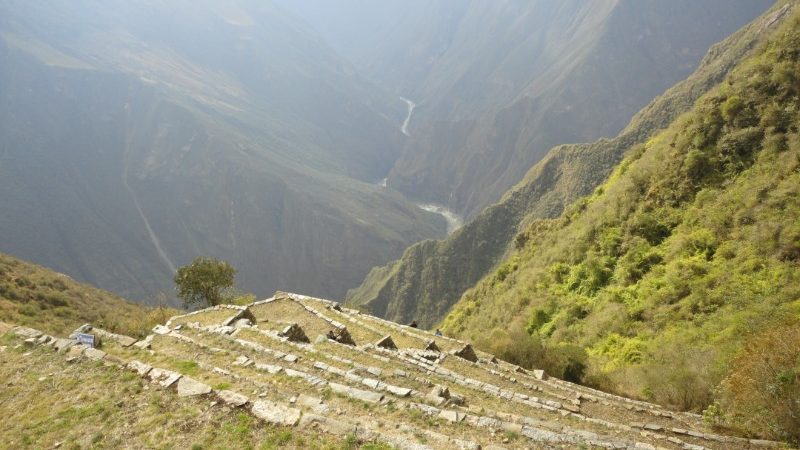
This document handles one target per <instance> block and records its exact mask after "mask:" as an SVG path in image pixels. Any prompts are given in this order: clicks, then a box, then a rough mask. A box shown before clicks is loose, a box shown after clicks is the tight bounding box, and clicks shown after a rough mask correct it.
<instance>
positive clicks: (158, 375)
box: [147, 367, 181, 388]
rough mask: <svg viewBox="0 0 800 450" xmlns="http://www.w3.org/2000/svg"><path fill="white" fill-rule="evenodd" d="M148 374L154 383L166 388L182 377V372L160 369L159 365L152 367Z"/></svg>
mask: <svg viewBox="0 0 800 450" xmlns="http://www.w3.org/2000/svg"><path fill="white" fill-rule="evenodd" d="M147 376H148V377H149V378H150V380H152V381H153V383H158V384H159V385H160V386H161V387H165V388H168V387H170V386H172V385H173V384H175V382H177V381H178V380H180V379H181V374H179V373H176V372H173V371H171V370H166V369H159V368H158V367H154V368H153V369H151V370H150V372H149V373H148V374H147Z"/></svg>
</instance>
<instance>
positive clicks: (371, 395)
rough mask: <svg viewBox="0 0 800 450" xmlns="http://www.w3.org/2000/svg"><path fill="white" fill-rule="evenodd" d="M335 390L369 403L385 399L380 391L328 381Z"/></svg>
mask: <svg viewBox="0 0 800 450" xmlns="http://www.w3.org/2000/svg"><path fill="white" fill-rule="evenodd" d="M328 386H330V387H331V390H332V391H333V392H336V393H337V394H344V395H346V396H348V397H351V398H354V399H356V400H361V401H364V402H367V403H378V402H380V401H381V400H383V394H381V393H378V392H370V391H362V390H361V389H355V388H351V387H350V386H345V385H342V384H338V383H328Z"/></svg>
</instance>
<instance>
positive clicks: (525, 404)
mask: <svg viewBox="0 0 800 450" xmlns="http://www.w3.org/2000/svg"><path fill="white" fill-rule="evenodd" d="M76 331H80V332H86V333H92V334H94V335H96V336H98V337H100V338H101V339H102V340H103V342H102V345H101V346H100V347H99V348H89V347H86V346H84V345H81V344H76V343H75V341H74V340H71V339H67V338H55V337H52V336H48V335H45V334H42V333H41V332H40V331H37V330H35V329H33V328H27V327H13V328H12V327H5V328H2V327H0V333H5V334H4V336H3V337H2V347H0V352H2V353H4V355H3V358H0V374H6V378H5V379H8V380H10V381H9V384H8V386H9V387H8V389H4V390H2V391H0V413H2V414H3V415H4V417H5V418H8V419H10V420H9V423H12V424H13V423H17V422H20V423H31V421H30V420H27V421H26V420H20V419H27V417H26V416H25V415H26V414H32V413H31V412H29V411H27V410H26V409H25V408H14V406H13V405H15V404H18V403H15V401H16V402H19V401H20V399H21V398H22V399H24V398H28V397H31V398H36V397H35V396H34V395H32V394H31V390H32V389H35V388H33V387H31V386H35V385H42V383H50V382H51V381H50V380H61V381H59V382H58V383H57V382H56V381H52V383H53V384H54V385H57V386H58V389H62V390H65V391H66V393H71V392H73V390H75V389H78V388H79V387H80V386H81V385H86V384H91V383H103V384H104V385H112V384H113V383H115V382H116V383H119V384H120V386H122V387H123V388H124V390H121V391H119V398H118V399H117V400H116V401H114V400H112V399H108V398H100V399H98V400H97V402H100V403H101V404H102V405H104V406H103V408H101V409H102V411H100V412H98V411H96V408H95V409H92V408H93V406H91V405H93V403H90V404H89V406H85V405H84V406H85V407H82V408H83V409H81V411H83V412H82V413H80V412H78V413H76V412H74V411H73V410H72V409H69V408H67V409H66V411H67V412H66V413H65V412H64V411H65V409H64V403H65V402H69V401H70V397H69V395H66V396H61V398H60V399H59V401H58V402H57V404H56V405H55V406H54V408H53V409H52V411H49V410H47V409H44V410H42V408H38V409H36V412H38V414H39V416H37V419H38V420H37V421H36V422H35V424H34V425H35V426H34V429H33V431H31V430H30V429H28V428H26V429H24V430H21V429H20V427H19V426H16V425H15V426H9V427H5V426H4V427H3V430H2V431H0V443H2V444H0V448H5V447H7V448H20V447H25V446H31V447H39V448H41V447H43V446H51V445H53V443H52V442H50V441H48V439H52V438H53V435H54V434H55V431H54V428H53V427H57V426H59V424H61V425H62V426H64V428H63V429H62V431H64V430H66V433H65V435H66V436H67V437H66V438H65V439H67V441H61V444H63V443H64V442H68V443H70V444H71V445H75V444H76V445H78V446H81V445H83V444H84V443H87V442H91V443H92V444H94V443H98V442H104V439H110V440H114V439H116V440H115V441H114V442H110V441H109V442H107V444H108V445H113V446H115V447H124V446H128V447H142V446H150V445H154V444H153V443H154V442H156V443H157V442H160V441H159V440H158V436H157V435H156V434H155V433H154V431H153V430H154V429H164V430H166V431H165V432H164V433H163V436H162V437H165V438H168V439H169V441H168V442H170V443H171V444H172V445H179V446H188V445H189V444H191V442H192V441H191V438H195V439H196V440H197V441H199V442H201V443H198V444H197V445H195V448H202V447H203V445H206V446H210V447H219V446H224V445H230V443H231V442H240V443H243V445H244V444H245V443H259V442H260V440H263V442H261V444H263V447H264V448H272V447H270V446H274V445H287V446H295V447H299V448H306V447H308V446H310V445H312V444H314V445H316V446H318V447H319V446H322V447H324V446H334V447H335V446H337V445H341V446H343V447H344V448H355V447H357V446H363V448H373V449H374V448H389V447H396V448H401V449H427V448H432V449H451V448H463V449H479V448H484V449H500V448H508V449H511V448H589V447H591V448H642V449H655V448H665V449H701V448H725V449H755V448H763V447H772V446H778V445H779V444H776V443H772V442H766V441H758V440H748V439H745V438H737V437H729V436H725V433H724V430H715V429H711V428H709V427H708V426H707V425H706V424H705V423H704V422H703V420H702V418H701V417H700V416H698V415H694V414H688V413H679V412H673V411H668V410H666V409H664V408H662V407H659V406H657V405H654V404H650V403H645V402H640V401H634V400H630V399H626V398H622V397H617V396H613V395H609V394H606V393H603V392H599V391H596V390H593V389H589V388H586V387H582V386H579V385H575V384H571V383H567V382H564V381H561V380H558V379H554V378H550V377H548V376H547V374H545V373H544V372H542V371H538V370H534V371H527V370H524V369H522V368H520V367H518V366H515V365H512V364H509V363H506V362H503V361H499V360H497V359H496V358H494V357H493V356H492V355H489V354H485V353H482V352H478V351H475V350H474V349H473V348H472V347H471V346H470V345H469V344H467V343H465V342H462V341H458V340H455V339H451V338H448V337H443V336H435V335H433V334H431V333H429V332H426V331H422V330H418V329H414V328H410V327H406V326H401V325H397V324H395V323H392V322H388V321H385V320H382V319H378V318H375V317H372V316H369V315H366V314H361V313H359V312H358V311H355V310H351V309H347V308H342V307H341V306H340V305H339V304H338V303H335V302H331V301H327V300H321V299H315V298H310V297H305V296H300V295H295V294H285V293H277V294H276V295H275V296H274V297H273V298H270V299H268V300H264V301H260V302H256V303H253V304H251V305H249V306H246V307H245V306H228V305H223V306H218V307H214V308H210V309H206V310H201V311H197V312H193V313H190V314H187V315H182V316H176V317H173V318H171V319H170V320H169V321H167V322H166V323H165V324H164V325H158V326H156V327H155V328H153V330H152V334H150V335H148V336H147V337H146V338H144V339H142V340H138V341H137V340H136V339H133V338H130V337H126V336H122V335H117V334H111V333H109V332H106V331H103V330H101V329H97V328H94V329H92V328H91V326H89V325H87V326H84V327H81V328H80V329H79V330H76ZM53 350H55V351H57V352H58V355H57V356H52V352H53ZM31 361H32V363H31ZM48 361H49V362H48ZM98 361H99V362H98ZM45 367H48V369H46V370H53V372H51V373H49V374H46V375H44V374H42V371H43V370H44V368H45ZM50 368H52V369H50ZM37 371H38V372H37ZM64 372H69V373H71V374H72V378H71V379H72V380H73V381H72V382H71V383H66V382H65V381H63V379H62V378H63V376H62V374H63V373H64ZM8 374H12V375H13V376H9V375H8ZM40 375H41V376H40ZM37 377H38V378H37ZM59 377H61V378H59ZM140 377H141V379H140ZM76 379H83V380H84V383H76V382H75V381H74V380H76ZM34 380H38V381H34ZM115 380H116V381H115ZM148 381H149V382H148ZM37 383H38V384H37ZM97 387H100V386H96V388H97ZM98 391H104V390H103V389H94V391H93V394H89V393H81V394H80V396H78V397H76V398H75V401H76V402H77V401H80V400H87V399H92V400H94V399H97V397H98V396H100V397H102V395H106V396H107V395H108V393H107V392H106V394H98ZM105 391H108V390H107V389H106V390H105ZM26 395H27V396H28V397H26ZM148 397H149V400H147V401H145V399H147V398H148ZM143 401H144V403H142V402H143ZM148 401H149V402H150V405H149V407H148V406H147V402H148ZM128 405H130V408H138V409H139V411H140V412H141V414H139V415H137V416H136V417H127V416H125V414H126V413H127V412H126V409H127V408H128ZM70 411H71V412H70ZM75 414H77V415H80V414H83V416H82V417H83V419H82V422H81V423H82V425H83V426H82V427H69V426H68V425H65V424H68V423H69V421H70V420H73V421H74V420H75ZM148 414H152V415H154V416H155V417H156V418H154V419H153V420H151V421H150V423H149V425H150V426H147V425H148V424H147V423H144V422H147V421H146V420H144V419H143V417H144V418H146V417H147V415H148ZM125 417H127V419H126V418H125ZM209 418H216V419H218V423H219V426H217V427H213V426H211V424H212V423H216V422H213V421H209ZM15 419H17V420H15ZM101 419H102V420H101ZM126 420H127V422H126ZM257 420H258V421H262V422H264V423H266V424H268V425H267V426H258V425H256V424H258V423H260V422H256V421H257ZM93 421H101V422H103V423H105V422H107V423H109V424H110V425H109V427H110V428H109V429H108V430H106V434H108V437H107V438H106V437H104V435H103V433H102V432H101V431H98V430H99V428H98V426H94V427H93V426H92V423H93ZM98 423H99V422H98ZM126 423H127V425H126ZM237 424H238V428H237ZM209 428H212V429H213V428H217V431H216V432H215V431H210V430H209ZM123 429H124V432H123ZM237 429H238V430H239V431H240V434H241V436H243V437H242V439H243V440H240V441H235V440H232V441H225V440H224V436H228V437H229V438H231V439H235V438H236V432H235V430H237ZM76 430H86V432H85V434H86V435H81V434H80V432H79V431H76ZM232 430H233V431H232ZM118 432H120V433H123V435H124V439H121V438H120V437H119V436H120V435H119V434H117V433H118ZM98 433H99V434H98ZM112 433H113V434H112ZM209 433H211V434H210V435H209ZM226 433H228V434H227V435H226ZM62 435H64V433H62ZM98 436H99V437H98ZM187 436H188V437H187ZM95 441H97V442H95ZM59 445H60V444H59ZM247 445H250V444H247Z"/></svg>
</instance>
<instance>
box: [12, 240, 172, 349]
mask: <svg viewBox="0 0 800 450" xmlns="http://www.w3.org/2000/svg"><path fill="white" fill-rule="evenodd" d="M173 314H177V311H176V310H174V309H170V308H164V307H163V306H162V307H156V308H153V307H145V306H141V305H135V304H132V303H129V302H128V301H126V300H124V299H122V298H120V297H117V296H116V295H114V294H111V293H110V292H105V291H102V290H100V289H97V288H95V287H93V286H89V285H87V284H83V283H78V282H76V281H75V280H73V279H72V278H70V277H68V276H66V275H64V274H62V273H58V272H53V271H52V270H50V269H47V268H44V267H40V266H37V265H34V264H30V263H27V262H25V261H22V260H19V259H17V258H14V257H12V256H9V255H4V254H2V253H0V322H7V323H13V324H17V325H26V326H36V327H38V328H39V329H41V330H42V331H44V332H47V333H53V334H59V335H67V334H69V333H71V332H72V330H74V329H76V328H78V327H79V326H81V325H83V324H84V323H86V322H91V323H94V324H96V326H99V327H103V328H105V329H107V330H109V331H112V332H116V333H123V334H128V335H131V336H136V337H141V336H144V335H145V334H147V332H148V331H149V330H150V328H152V327H153V325H155V324H157V323H159V322H163V321H164V320H165V319H166V318H169V317H170V316H171V315H173Z"/></svg>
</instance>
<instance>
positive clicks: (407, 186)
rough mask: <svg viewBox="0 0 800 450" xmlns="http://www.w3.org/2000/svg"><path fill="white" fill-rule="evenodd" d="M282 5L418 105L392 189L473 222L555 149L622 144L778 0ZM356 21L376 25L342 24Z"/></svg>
mask: <svg viewBox="0 0 800 450" xmlns="http://www.w3.org/2000/svg"><path fill="white" fill-rule="evenodd" d="M284 3H285V6H286V7H287V8H294V10H295V11H297V12H298V13H299V14H301V15H304V16H305V17H307V18H308V20H309V21H310V22H311V23H313V24H315V25H316V26H317V28H318V29H319V30H320V31H321V33H323V35H325V36H326V37H329V40H330V41H331V42H333V43H334V45H336V46H337V50H338V51H339V52H340V53H342V54H344V55H347V56H348V57H349V58H350V59H351V60H352V61H354V63H355V64H356V66H357V67H359V68H360V69H361V70H363V71H364V73H365V74H367V75H368V76H369V77H370V78H371V79H373V80H374V81H375V82H376V83H378V84H381V85H383V86H385V87H387V88H388V89H391V90H394V91H395V92H397V93H398V94H400V95H403V96H404V97H406V98H409V99H411V100H413V101H415V102H416V103H417V105H418V106H417V108H416V110H415V114H414V117H413V119H412V121H411V123H410V128H409V129H410V134H411V139H409V141H408V142H407V144H406V145H405V147H404V150H403V154H402V156H401V157H400V159H399V160H398V161H397V162H396V163H395V164H394V166H393V167H392V170H391V172H390V174H389V176H388V185H389V187H392V188H394V189H397V190H399V191H401V192H403V193H405V194H406V195H407V196H409V197H411V198H415V199H419V200H420V201H425V202H431V203H438V204H443V205H445V206H447V207H448V208H449V209H451V210H454V211H455V212H457V213H459V214H461V215H465V216H468V217H474V216H475V215H477V214H478V213H479V212H480V211H481V210H482V209H483V208H484V207H486V206H487V205H489V204H491V203H493V202H495V201H497V200H498V199H499V198H500V197H501V195H502V194H503V193H504V192H505V191H506V190H508V189H509V188H510V187H511V186H513V185H514V184H516V183H517V182H518V181H519V180H520V179H521V178H522V176H523V175H524V174H525V172H526V171H527V170H528V169H529V168H530V167H531V166H532V165H533V164H535V163H536V162H538V161H539V160H540V159H541V158H542V157H543V156H544V155H545V154H546V153H547V151H548V150H549V149H550V148H552V147H553V146H555V145H558V144H563V143H570V142H589V141H593V140H595V139H597V138H600V137H603V136H614V135H616V134H617V133H618V132H619V131H620V130H621V129H622V128H623V127H624V126H625V124H626V123H627V122H628V120H629V119H630V118H631V116H632V115H633V114H635V113H636V111H638V110H639V109H640V108H642V107H643V106H644V105H646V104H647V103H648V102H649V101H650V100H651V99H652V98H653V97H655V96H656V95H658V94H659V93H661V92H663V91H664V90H665V89H667V88H668V87H670V86H672V85H673V84H675V83H676V82H678V81H680V80H682V79H684V78H685V77H686V76H688V75H689V74H690V73H691V72H692V71H693V70H694V68H695V67H696V66H697V64H698V63H699V61H700V59H701V58H702V56H703V54H704V53H705V51H706V50H707V49H708V47H709V46H710V45H711V44H713V43H715V42H717V41H719V40H721V39H723V38H724V37H726V36H727V35H729V34H730V33H732V32H734V31H735V30H736V29H738V28H739V27H741V26H742V25H744V24H745V23H747V22H748V21H750V20H752V19H753V18H754V17H756V16H757V15H758V14H760V13H761V12H763V11H764V10H766V8H767V7H769V5H771V4H772V1H771V0H758V1H751V0H736V1H734V2H731V1H726V0H704V1H700V2H698V1H692V0H679V1H671V2H663V1H656V0H646V1H636V0H600V1H586V0H567V1H561V0H559V1H555V0H534V1H517V0H500V1H491V2H488V1H480V0H472V1H461V2H424V1H411V2H393V1H389V2H380V3H381V6H382V7H383V9H382V11H383V12H387V11H389V10H391V11H393V14H395V15H394V16H390V15H388V14H378V13H377V11H374V10H377V9H378V7H377V6H370V5H369V3H370V2H366V1H359V0H350V1H344V2H325V1H322V0H301V1H289V0H286V1H285V2H284ZM384 5H386V6H384ZM334 8H335V9H336V10H335V11H333V10H332V9H334ZM322 11H324V13H323V12H322ZM720 11H725V13H724V14H721V13H720ZM364 16H369V17H374V21H373V23H376V24H380V26H375V27H357V26H355V25H353V26H350V27H345V26H344V25H343V23H351V25H352V24H353V23H361V22H364V19H363V17H364ZM331 17H335V18H336V19H337V20H334V21H332V20H330V18H331ZM348 19H350V22H348ZM331 23H334V25H332V24H331ZM335 24H338V25H335ZM354 30H361V31H362V32H363V33H364V35H362V36H361V38H362V39H356V38H355V36H354V34H355V32H354Z"/></svg>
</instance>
